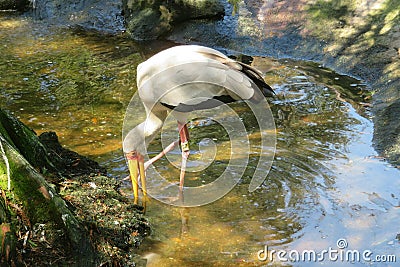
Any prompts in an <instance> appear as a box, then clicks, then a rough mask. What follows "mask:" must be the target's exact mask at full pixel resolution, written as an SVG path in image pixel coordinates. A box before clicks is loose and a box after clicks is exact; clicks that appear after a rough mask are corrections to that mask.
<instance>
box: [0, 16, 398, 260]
mask: <svg viewBox="0 0 400 267" xmlns="http://www.w3.org/2000/svg"><path fill="white" fill-rule="evenodd" d="M0 27H1V32H0V38H1V46H0V53H1V54H2V55H3V56H2V57H1V59H0V60H1V62H0V69H1V71H0V89H1V90H0V103H1V107H2V108H5V109H8V110H10V111H12V112H13V113H14V114H15V115H17V116H18V117H19V118H20V119H21V120H22V121H23V122H24V123H26V124H27V125H29V126H30V127H32V128H33V129H34V130H35V131H37V132H38V133H41V132H43V131H49V130H53V131H56V132H57V134H58V136H59V137H60V141H61V143H62V144H63V145H64V146H66V147H68V148H70V149H73V150H75V151H77V152H79V153H81V154H84V155H87V156H90V157H92V158H93V159H95V160H97V161H99V162H100V163H101V164H102V165H103V166H105V167H107V168H108V171H109V175H112V176H114V177H117V178H118V179H121V178H124V177H125V176H126V175H127V173H128V171H127V168H126V166H125V160H124V158H123V155H122V150H121V129H122V122H123V116H124V114H125V110H126V107H127V105H128V103H129V101H130V99H131V97H132V95H133V94H134V92H135V90H136V88H135V80H136V76H135V69H136V66H137V64H138V63H139V62H141V61H142V60H144V55H146V56H148V55H151V54H154V53H155V52H157V51H158V50H160V49H161V48H162V47H165V46H166V45H167V44H158V46H157V43H156V45H154V44H151V45H145V46H141V45H138V44H135V43H133V42H131V41H129V40H125V39H123V38H117V37H109V36H106V37H104V36H98V35H96V34H88V33H81V32H78V31H72V30H54V29H51V28H48V27H45V26H43V25H41V24H40V23H38V22H32V21H29V20H28V19H21V18H17V19H16V18H13V17H7V16H3V17H1V18H0ZM248 63H249V62H248ZM252 64H253V65H254V66H256V67H257V68H259V69H261V70H263V71H265V72H267V74H266V80H267V81H268V82H269V83H270V84H272V85H273V87H274V89H275V90H276V92H277V95H278V97H276V98H273V99H268V102H269V103H270V107H271V110H272V113H273V116H274V119H275V124H276V128H277V142H278V143H277V147H276V148H277V149H276V154H275V160H274V162H273V164H272V169H271V171H270V172H269V174H268V176H267V178H266V180H265V181H264V183H263V185H262V187H261V188H259V189H258V190H256V191H255V192H252V193H249V192H248V184H249V182H250V180H251V178H252V175H253V173H254V170H255V167H256V166H257V162H258V154H257V153H258V152H259V151H260V149H261V147H260V146H261V143H260V142H259V137H260V132H259V131H258V129H257V128H254V127H253V124H254V123H253V122H254V120H253V119H252V114H251V112H249V110H248V108H246V106H245V105H243V104H242V103H237V104H234V105H232V108H233V109H234V110H236V111H237V113H238V114H240V117H241V119H242V121H243V122H244V123H245V125H246V129H247V131H248V137H249V141H250V146H251V151H250V152H249V155H248V156H249V164H248V166H247V167H246V169H245V173H244V176H243V178H242V179H241V181H240V182H239V184H238V185H237V186H236V187H235V188H234V189H233V190H232V191H231V192H230V193H228V194H227V195H226V196H225V197H223V198H222V199H219V200H218V201H216V202H214V203H212V204H209V205H206V206H202V207H197V208H174V207H170V206H167V205H164V204H161V203H159V202H158V201H155V200H152V201H151V202H150V203H149V205H148V212H147V216H148V217H149V218H150V221H151V223H152V226H153V229H154V233H153V235H152V236H151V237H150V238H149V239H148V240H147V241H146V242H145V244H144V245H143V246H142V247H141V248H140V249H139V251H138V252H139V253H140V254H141V255H143V256H144V257H146V258H148V262H149V266H260V265H267V264H270V265H271V266H275V265H280V264H282V265H295V266H301V265H302V263H300V264H299V263H290V264H287V263H278V262H271V261H270V260H271V259H268V260H267V261H265V262H262V261H260V260H259V259H258V257H257V252H258V251H259V250H261V249H264V248H265V246H268V247H269V249H274V250H285V251H290V250H298V251H302V250H311V249H313V250H315V251H322V250H324V249H328V248H329V247H332V248H334V249H337V244H336V242H337V240H338V239H340V238H343V239H346V241H347V242H348V248H349V249H357V250H360V251H362V250H367V249H368V250H371V251H372V252H373V253H374V254H375V255H377V254H381V255H382V254H393V255H397V256H398V260H400V254H399V253H400V245H399V241H398V240H396V235H397V234H398V233H399V232H400V230H399V229H398V223H397V222H399V221H400V214H399V212H400V210H399V205H400V203H399V202H400V179H399V177H400V176H399V170H397V169H395V168H393V167H391V166H390V165H388V164H387V163H385V162H384V161H382V160H381V159H379V158H378V157H377V154H376V153H375V152H374V150H373V148H372V145H371V140H372V135H373V124H372V122H371V118H370V117H369V116H370V113H369V111H368V104H365V103H368V101H369V98H370V95H369V92H368V90H366V86H365V84H363V83H362V82H360V81H358V80H355V79H352V78H350V77H346V76H343V75H339V74H337V73H334V72H332V71H330V70H328V69H325V68H323V67H321V66H318V65H315V64H313V63H308V62H296V61H290V60H287V61H284V60H281V61H277V60H273V59H270V58H263V57H255V58H253V63H252ZM220 115H221V116H222V117H223V116H224V113H221V114H220ZM132 118H135V114H132ZM136 120H139V119H138V118H136ZM135 123H138V121H136V122H135ZM174 129H175V126H172V124H171V130H170V131H168V133H167V135H170V136H169V138H172V139H174V138H177V133H176V132H174ZM190 134H191V138H192V139H191V140H192V141H191V142H192V143H193V144H191V146H192V149H193V152H192V155H193V156H192V159H193V160H192V161H191V162H189V166H190V167H191V168H193V169H194V170H199V169H201V170H202V171H201V172H200V173H190V172H189V173H188V176H187V179H186V181H187V184H186V186H199V185H202V184H207V183H210V182H212V181H213V180H214V179H215V177H216V176H218V175H219V174H220V173H221V172H223V171H224V169H225V167H226V165H227V158H229V156H230V154H231V151H230V141H229V138H228V137H227V133H226V131H224V129H222V128H221V127H220V125H219V124H218V123H216V122H215V121H212V120H209V119H207V118H198V119H197V120H193V121H192V122H191V126H190ZM168 140H169V139H168ZM160 141H161V139H160V137H158V138H157V139H156V140H155V141H154V142H153V143H152V144H151V145H150V147H149V154H150V156H152V155H155V154H157V153H158V152H159V151H160V150H161V145H160ZM202 146H203V147H206V146H209V147H211V148H212V149H215V151H216V152H215V151H214V150H210V151H211V152H212V153H211V152H210V153H211V154H210V155H211V156H213V155H214V153H215V156H216V160H215V161H214V162H212V163H210V162H207V161H203V160H202V158H201V154H200V152H199V150H200V148H201V147H202ZM267 149H268V148H267ZM213 151H214V152H213ZM235 156H236V157H240V156H241V155H240V153H238V154H237V155H235ZM170 159H171V161H172V162H174V164H170V163H169V162H168V160H167V158H163V159H162V160H160V161H159V162H157V163H156V164H155V165H156V167H157V168H158V169H159V171H160V172H161V173H162V174H163V175H164V176H166V177H168V179H169V180H170V181H178V177H179V169H178V168H179V165H180V151H179V149H176V150H174V151H172V152H171V156H170ZM190 164H192V165H190ZM202 168H203V169H204V170H203V169H202ZM260 168H261V170H262V171H265V173H268V170H269V168H267V167H265V169H263V168H264V167H263V165H262V164H261V166H260ZM123 185H124V188H123V189H122V190H123V191H125V192H127V193H128V194H131V193H130V185H129V184H127V182H126V181H124V182H123ZM324 263H327V266H328V265H330V264H329V261H326V262H324ZM346 263H347V262H342V264H343V265H346ZM313 264H315V265H320V264H321V263H318V262H315V263H313ZM364 264H366V265H368V263H366V262H360V263H358V262H355V263H354V265H355V266H358V265H364ZM307 266H312V263H307Z"/></svg>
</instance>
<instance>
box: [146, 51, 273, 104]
mask: <svg viewBox="0 0 400 267" xmlns="http://www.w3.org/2000/svg"><path fill="white" fill-rule="evenodd" d="M262 84H264V85H266V84H265V82H264V81H263V79H262V77H261V75H260V74H259V73H258V71H257V70H255V69H254V68H252V67H250V66H248V65H245V64H242V63H239V62H236V61H234V60H232V59H229V58H228V57H226V56H225V55H223V54H222V53H220V52H218V51H216V50H214V49H211V48H207V47H201V46H178V47H173V48H170V49H167V50H164V51H163V52H161V53H159V54H156V55H155V56H153V57H152V58H150V59H149V60H147V61H146V62H144V63H142V64H140V65H139V67H138V87H139V95H140V97H141V99H142V100H143V102H144V103H145V104H146V105H153V104H155V103H161V104H163V105H165V106H167V107H170V108H177V110H178V111H183V112H185V111H190V110H196V109H205V108H210V107H214V106H218V105H219V104H221V101H223V102H232V101H235V100H239V99H259V98H260V97H262V95H261V92H262V91H261V90H263V88H260V87H261V86H260V85H262ZM266 86H267V87H268V88H269V89H270V87H269V86H268V85H266ZM264 87H265V86H264ZM270 90H271V91H272V89H270ZM179 109H180V110H179Z"/></svg>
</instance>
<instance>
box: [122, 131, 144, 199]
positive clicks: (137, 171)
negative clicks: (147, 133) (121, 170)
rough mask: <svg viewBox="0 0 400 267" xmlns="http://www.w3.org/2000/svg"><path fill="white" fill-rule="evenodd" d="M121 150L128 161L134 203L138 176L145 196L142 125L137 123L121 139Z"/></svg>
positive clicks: (137, 196) (137, 194)
mask: <svg viewBox="0 0 400 267" xmlns="http://www.w3.org/2000/svg"><path fill="white" fill-rule="evenodd" d="M123 150H124V153H125V156H126V159H127V161H128V168H129V174H130V176H131V180H132V188H133V194H134V198H135V204H137V203H138V198H139V189H138V178H139V176H140V178H141V182H142V189H143V195H144V196H146V182H145V171H144V157H143V155H144V153H145V151H146V149H145V138H144V132H143V129H142V125H141V124H139V125H138V126H137V127H135V128H133V129H132V130H130V131H129V133H128V134H127V135H126V137H125V139H124V141H123Z"/></svg>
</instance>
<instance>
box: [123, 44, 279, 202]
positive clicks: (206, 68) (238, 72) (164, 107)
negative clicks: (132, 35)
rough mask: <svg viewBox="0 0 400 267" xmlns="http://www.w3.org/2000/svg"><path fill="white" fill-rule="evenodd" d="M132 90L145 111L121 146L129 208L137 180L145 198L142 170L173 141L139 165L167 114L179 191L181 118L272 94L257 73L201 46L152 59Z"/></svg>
mask: <svg viewBox="0 0 400 267" xmlns="http://www.w3.org/2000/svg"><path fill="white" fill-rule="evenodd" d="M137 88H138V93H139V97H140V99H141V101H142V102H143V104H144V106H145V110H146V114H147V117H146V120H145V121H144V122H142V123H140V124H139V125H138V126H136V127H135V128H133V129H131V130H130V131H129V132H128V134H127V135H126V137H125V138H124V141H123V150H124V153H125V155H126V158H127V160H128V166H129V172H130V177H131V180H132V187H133V193H134V198H135V204H137V203H138V198H139V192H138V191H139V189H138V177H139V176H140V177H141V186H142V191H143V195H144V197H145V198H146V195H147V192H146V180H145V170H146V168H147V167H148V166H149V165H150V164H151V163H153V162H154V161H156V160H157V159H159V158H160V157H162V156H163V155H165V153H167V152H168V151H170V150H171V149H173V148H174V146H175V145H177V143H178V142H174V143H172V144H171V145H169V146H168V147H167V148H165V149H164V151H162V152H161V153H160V154H159V155H158V156H156V157H154V158H152V159H151V160H150V161H149V162H146V164H145V163H144V157H143V155H144V153H145V152H146V144H149V143H150V142H151V140H153V138H154V137H155V136H156V135H157V134H158V132H159V131H160V130H161V128H162V126H163V123H164V121H165V119H166V118H167V116H168V114H169V112H171V111H173V115H174V116H175V118H176V119H177V121H178V131H179V136H180V143H181V150H182V164H181V174H180V183H179V185H180V189H181V190H182V188H183V183H184V175H185V168H186V161H187V159H188V157H189V153H190V152H189V151H190V150H189V146H188V141H189V133H188V129H187V126H186V123H187V121H186V119H187V115H188V113H189V112H191V111H194V110H203V109H211V108H214V107H217V106H219V105H221V104H224V103H231V102H234V101H238V100H250V101H254V102H258V101H260V100H261V99H262V98H264V96H272V95H273V94H274V91H273V90H272V88H271V87H270V86H269V85H268V84H266V83H265V81H264V79H263V77H262V76H261V74H260V72H259V71H258V70H257V69H255V68H254V67H251V66H249V65H246V64H244V63H241V62H238V61H235V60H233V59H230V58H228V57H227V56H225V55H224V54H223V53H221V52H219V51H217V50H215V49H212V48H208V47H204V46H198V45H181V46H175V47H172V48H169V49H166V50H164V51H161V52H159V53H158V54H156V55H154V56H152V57H151V58H149V59H148V60H146V61H145V62H143V63H141V64H139V66H138V67H137Z"/></svg>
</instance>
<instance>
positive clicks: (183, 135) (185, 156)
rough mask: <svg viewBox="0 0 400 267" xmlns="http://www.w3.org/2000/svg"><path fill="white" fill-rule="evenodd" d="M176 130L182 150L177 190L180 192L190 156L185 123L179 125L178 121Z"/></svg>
mask: <svg viewBox="0 0 400 267" xmlns="http://www.w3.org/2000/svg"><path fill="white" fill-rule="evenodd" d="M178 130H179V137H180V139H181V149H182V164H181V173H180V176H179V189H180V190H181V191H182V189H183V184H184V182H185V171H186V162H187V159H188V158H189V154H190V150H189V131H188V128H187V126H186V123H181V122H179V121H178Z"/></svg>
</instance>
